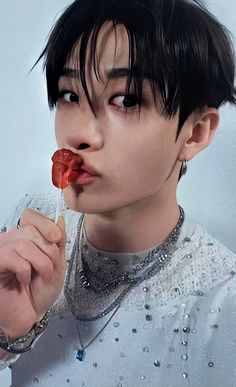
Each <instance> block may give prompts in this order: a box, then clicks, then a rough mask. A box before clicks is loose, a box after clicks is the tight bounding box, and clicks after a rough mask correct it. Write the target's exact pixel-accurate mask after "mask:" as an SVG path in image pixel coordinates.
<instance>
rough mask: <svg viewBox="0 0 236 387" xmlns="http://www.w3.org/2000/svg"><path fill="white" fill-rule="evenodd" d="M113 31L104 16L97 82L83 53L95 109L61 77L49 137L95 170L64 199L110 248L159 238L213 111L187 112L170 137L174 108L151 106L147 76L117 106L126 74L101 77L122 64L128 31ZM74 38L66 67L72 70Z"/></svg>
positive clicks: (74, 83) (174, 212) (127, 248)
mask: <svg viewBox="0 0 236 387" xmlns="http://www.w3.org/2000/svg"><path fill="white" fill-rule="evenodd" d="M116 38H117V44H116V41H115V33H114V30H113V29H112V28H111V26H110V24H109V23H106V24H105V25H104V26H103V28H102V29H101V31H100V34H99V38H98V43H97V67H98V68H99V74H100V76H101V80H100V81H98V80H97V78H96V76H95V74H94V71H93V68H92V67H91V66H90V62H89V56H88V59H87V69H88V72H87V79H88V86H89V92H90V95H91V97H92V100H93V103H94V106H95V113H96V115H94V114H93V112H92V111H91V109H90V106H89V104H88V101H87V98H86V96H85V94H84V92H83V89H82V87H81V84H80V80H79V79H78V78H77V79H76V77H75V76H62V77H61V78H60V80H59V91H60V92H62V91H63V90H67V92H66V93H65V94H64V95H63V96H61V97H60V98H59V100H58V103H57V110H56V125H55V126H56V138H57V142H58V146H59V147H63V148H68V149H70V150H72V151H73V152H75V153H78V154H80V155H81V156H82V157H83V159H84V161H85V164H88V165H90V166H92V167H93V168H94V169H95V170H96V171H97V172H98V174H99V177H98V178H97V179H96V180H95V181H94V182H93V183H91V184H89V185H84V186H78V185H75V184H72V185H70V186H69V187H68V188H66V189H65V191H64V196H65V200H66V202H67V204H68V206H69V207H70V208H72V209H74V210H75V211H80V212H84V213H86V217H85V228H86V232H87V236H88V239H89V240H90V242H91V243H92V244H93V245H94V246H96V247H97V248H99V249H102V250H106V251H112V252H136V251H140V250H145V249H147V248H150V247H152V246H154V245H157V244H159V243H161V242H163V241H164V239H165V238H166V237H167V235H168V234H169V233H170V232H171V230H172V229H173V228H174V227H175V225H176V223H177V221H178V218H179V209H178V205H177V200H176V188H177V182H178V176H179V171H180V167H181V162H182V161H183V160H184V159H186V160H190V159H191V158H192V157H194V156H195V155H196V154H197V153H198V152H200V151H201V150H202V149H204V148H205V147H206V146H207V145H208V144H209V143H210V141H211V139H212V137H213V135H214V133H215V130H216V127H217V125H218V120H219V116H218V112H217V110H216V109H213V108H208V109H205V110H204V111H203V112H201V113H199V114H192V115H191V116H190V117H189V118H188V120H187V121H186V123H185V125H184V127H183V128H182V131H181V135H180V136H179V138H178V141H177V142H175V138H176V132H177V125H178V115H176V116H175V117H174V118H173V119H172V120H169V119H166V118H164V117H162V116H161V115H160V109H159V111H158V110H157V109H156V107H155V104H154V101H153V96H152V93H151V89H150V86H149V82H148V80H145V82H144V87H143V103H142V107H141V112H140V115H139V112H138V107H137V103H136V101H135V100H134V103H133V106H132V107H130V108H129V109H125V108H124V104H123V102H124V95H125V88H126V81H127V78H125V77H120V78H115V79H111V80H110V81H109V83H108V82H107V77H106V73H107V71H109V70H110V69H112V68H113V67H114V68H116V69H118V68H128V53H129V46H128V37H127V33H126V31H125V29H124V27H123V26H122V25H119V26H118V27H117V31H116ZM78 52H79V44H78V45H77V48H76V49H75V51H74V55H73V56H72V58H71V60H70V61H69V63H67V64H66V66H65V67H67V68H70V69H76V63H77V57H76V56H77V55H78Z"/></svg>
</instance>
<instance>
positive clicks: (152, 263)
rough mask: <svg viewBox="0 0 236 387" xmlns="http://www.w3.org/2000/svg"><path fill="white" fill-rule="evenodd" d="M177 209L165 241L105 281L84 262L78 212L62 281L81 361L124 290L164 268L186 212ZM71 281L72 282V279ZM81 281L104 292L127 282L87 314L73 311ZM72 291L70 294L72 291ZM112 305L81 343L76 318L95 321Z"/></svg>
mask: <svg viewBox="0 0 236 387" xmlns="http://www.w3.org/2000/svg"><path fill="white" fill-rule="evenodd" d="M179 209H180V217H179V220H178V223H177V225H176V226H175V228H174V229H173V231H172V232H171V233H170V234H169V236H168V237H167V238H166V240H165V241H164V243H163V244H162V245H160V246H158V247H156V248H154V249H153V250H151V251H150V252H149V253H148V255H147V257H146V258H145V259H144V260H143V261H142V263H141V264H140V265H137V266H136V268H135V269H133V270H131V271H129V272H127V271H126V272H123V273H122V274H121V275H120V276H119V277H118V278H114V279H112V280H110V281H108V282H104V279H103V278H102V276H101V275H100V273H95V272H92V271H91V270H90V268H89V267H88V265H87V262H86V259H85V257H86V252H85V251H84V247H83V243H82V237H83V232H82V226H83V220H84V215H83V216H81V218H80V221H79V223H78V232H77V236H76V239H75V243H74V246H73V250H72V254H71V259H70V262H69V266H68V270H67V275H66V281H65V287H64V294H65V298H66V300H67V303H68V305H69V308H70V311H71V313H72V314H73V315H74V317H75V319H76V327H77V333H78V338H79V341H80V345H81V349H78V350H77V354H76V358H77V359H78V360H80V361H82V360H83V359H84V356H85V349H86V348H87V347H88V346H89V345H90V344H92V342H93V341H94V340H95V339H96V338H97V337H98V336H99V335H100V333H101V332H102V331H103V330H104V329H105V328H106V326H107V325H108V324H109V322H110V321H111V319H112V318H113V316H114V315H115V313H116V312H117V310H118V309H119V307H120V305H121V302H122V301H123V299H124V298H125V296H126V294H127V293H128V292H129V291H130V290H131V289H132V288H133V287H135V286H137V285H139V284H140V283H141V282H143V281H145V280H147V279H149V278H151V277H152V276H153V275H155V274H156V273H157V272H158V271H160V270H161V269H163V268H164V266H165V265H166V264H167V263H168V262H169V261H170V259H171V257H172V255H173V253H174V251H175V250H176V242H177V240H178V237H179V234H180V230H181V227H182V225H183V222H184V218H185V214H184V210H183V209H182V207H180V206H179ZM79 263H80V265H81V268H80V267H79ZM73 268H74V281H73V279H72V272H73ZM71 282H72V283H71ZM81 283H82V285H83V287H84V288H86V289H87V291H94V292H97V293H101V292H102V293H103V292H104V291H105V292H107V291H108V290H109V291H111V292H112V290H113V289H114V288H117V287H118V286H119V285H122V286H124V285H127V286H126V287H125V288H124V289H123V290H121V292H120V294H119V295H118V297H117V298H116V299H115V300H113V301H112V303H111V304H110V305H109V306H108V307H106V308H105V309H104V310H101V311H99V313H97V314H96V315H94V316H92V317H91V316H90V317H88V316H87V317H83V316H80V315H79V314H77V313H76V304H77V296H78V294H79V284H81ZM71 285H72V286H73V288H74V292H72V289H71V288H70V286H71ZM72 293H73V294H72ZM113 309H115V310H114V311H113V313H112V314H111V316H110V317H109V319H108V320H107V322H106V323H105V325H104V326H103V327H102V328H101V329H100V330H99V332H98V333H97V334H96V336H95V337H94V338H93V339H92V340H90V341H89V342H88V343H87V344H86V345H84V343H83V341H82V339H81V335H80V330H79V321H84V322H88V321H95V320H97V319H100V318H102V317H104V316H105V315H107V314H108V313H110V312H111V311H112V310H113Z"/></svg>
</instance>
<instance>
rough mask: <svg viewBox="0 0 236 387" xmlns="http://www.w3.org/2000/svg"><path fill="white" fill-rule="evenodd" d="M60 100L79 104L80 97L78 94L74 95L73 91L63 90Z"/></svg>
mask: <svg viewBox="0 0 236 387" xmlns="http://www.w3.org/2000/svg"><path fill="white" fill-rule="evenodd" d="M58 99H59V100H62V101H65V102H68V103H78V102H79V97H78V95H77V94H75V93H73V91H69V90H62V91H60V93H59V98H58Z"/></svg>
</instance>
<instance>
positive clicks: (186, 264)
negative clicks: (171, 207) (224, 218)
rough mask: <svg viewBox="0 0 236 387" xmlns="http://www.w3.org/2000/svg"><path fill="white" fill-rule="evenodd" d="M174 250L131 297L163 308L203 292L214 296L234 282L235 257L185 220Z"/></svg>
mask: <svg viewBox="0 0 236 387" xmlns="http://www.w3.org/2000/svg"><path fill="white" fill-rule="evenodd" d="M176 247H177V248H176V250H175V252H174V253H173V254H172V256H171V259H170V261H169V262H168V264H167V265H166V266H164V267H163V268H162V269H161V270H160V271H159V272H157V274H155V275H154V276H153V277H151V278H149V279H148V280H146V281H145V282H144V283H142V284H141V286H139V287H138V288H137V291H136V292H135V293H134V294H133V295H132V297H138V298H139V299H143V301H144V302H147V301H148V302H149V301H152V302H153V303H155V304H156V305H166V304H167V303H169V302H177V303H178V302H182V300H184V299H185V300H186V299H187V298H188V297H190V298H191V297H192V296H193V295H196V296H201V294H202V293H204V294H205V293H206V292H209V293H210V294H212V295H213V294H214V291H213V289H217V292H219V291H220V289H221V288H222V292H225V289H226V288H227V286H228V285H227V284H233V283H234V282H235V280H236V276H235V279H234V274H235V273H236V254H235V253H234V252H232V251H230V250H229V249H228V248H227V247H226V246H224V244H223V243H222V242H221V241H220V240H218V239H216V238H214V237H213V236H212V235H210V234H209V233H208V231H207V230H206V229H205V228H204V227H202V226H200V225H198V224H196V223H194V222H192V221H191V220H190V219H189V218H188V217H186V219H185V221H184V224H183V226H182V229H181V233H180V236H179V239H178V242H177V246H176ZM226 293H227V292H226Z"/></svg>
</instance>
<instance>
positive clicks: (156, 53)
mask: <svg viewBox="0 0 236 387" xmlns="http://www.w3.org/2000/svg"><path fill="white" fill-rule="evenodd" d="M107 21H110V22H111V23H112V25H113V27H114V28H116V25H118V24H122V25H123V26H124V27H125V29H126V31H127V34H128V38H129V62H130V63H129V65H130V76H129V78H128V80H127V88H129V87H130V84H131V82H133V84H134V87H135V92H136V94H137V97H138V100H139V101H141V100H142V83H143V80H144V79H149V81H150V85H151V89H152V92H153V96H154V100H155V102H156V101H157V96H158V98H159V96H160V98H161V101H162V106H163V110H162V114H163V115H164V116H165V117H166V118H169V119H171V118H172V117H173V116H174V115H175V114H176V113H177V112H178V111H179V123H178V131H177V137H176V138H178V135H179V133H180V131H181V128H182V126H183V124H184V122H185V121H186V119H187V118H188V116H189V115H190V114H191V113H193V112H194V111H197V110H201V109H203V108H204V107H215V108H219V107H220V106H221V105H222V104H224V103H226V102H230V103H233V104H236V89H235V87H234V74H235V57H234V49H233V44H232V38H231V35H230V33H229V31H228V30H227V29H226V28H225V27H224V26H223V25H222V24H220V22H219V21H218V20H217V19H216V18H215V17H214V16H213V15H212V14H211V13H210V12H209V11H208V10H207V9H206V7H205V6H204V5H203V4H202V3H201V2H200V1H196V0H195V1H194V0H192V1H191V0H75V1H74V2H73V3H72V4H71V5H70V6H68V7H67V8H66V9H65V10H64V12H63V13H62V15H61V16H60V17H59V19H58V21H57V22H56V24H55V26H54V27H53V29H52V30H51V33H50V35H49V38H48V41H47V43H46V46H45V48H44V50H43V52H42V54H41V55H40V58H39V60H40V59H41V58H44V68H45V70H46V79H47V89H48V102H49V106H50V108H54V107H55V105H56V102H57V99H58V80H59V77H60V76H61V75H62V73H63V68H64V66H65V63H66V62H67V60H68V59H69V58H70V56H71V55H72V53H73V49H74V47H75V45H76V44H77V43H78V41H79V40H80V51H79V57H78V65H79V67H80V69H79V70H80V71H79V72H80V78H81V83H82V86H83V88H84V91H85V94H86V96H87V99H88V102H89V104H90V107H91V108H92V109H93V106H92V101H91V98H90V95H89V92H88V88H87V82H86V76H85V67H86V55H87V48H88V44H89V45H90V47H89V48H90V49H91V50H90V52H91V56H92V59H93V62H92V63H94V66H95V68H94V70H95V73H96V74H99V69H97V68H96V61H95V59H94V58H95V54H96V42H97V37H98V34H99V31H100V29H101V27H102V26H103V24H104V23H105V22H107ZM37 62H38V61H37ZM140 103H141V102H140Z"/></svg>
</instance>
